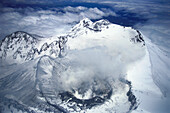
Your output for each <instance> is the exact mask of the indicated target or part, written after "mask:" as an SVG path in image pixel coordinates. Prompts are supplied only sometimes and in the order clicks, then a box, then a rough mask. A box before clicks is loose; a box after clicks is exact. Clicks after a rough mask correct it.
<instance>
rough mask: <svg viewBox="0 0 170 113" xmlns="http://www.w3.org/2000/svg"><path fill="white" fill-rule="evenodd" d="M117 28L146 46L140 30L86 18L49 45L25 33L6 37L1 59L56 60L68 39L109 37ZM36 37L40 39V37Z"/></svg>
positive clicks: (15, 33)
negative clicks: (49, 58) (41, 57)
mask: <svg viewBox="0 0 170 113" xmlns="http://www.w3.org/2000/svg"><path fill="white" fill-rule="evenodd" d="M115 28H116V29H121V30H124V31H128V32H129V33H130V32H134V33H133V35H134V36H131V37H130V39H129V40H130V41H131V42H134V43H138V42H140V43H142V44H143V45H144V44H145V42H144V40H143V37H142V35H141V33H140V32H139V31H138V30H136V31H135V30H133V29H131V28H123V27H122V26H119V25H115V24H112V23H110V22H109V21H107V20H99V21H96V22H92V21H91V20H90V19H88V18H85V19H83V20H81V21H80V23H78V24H77V25H75V26H74V27H73V28H72V29H71V31H70V32H69V33H68V34H67V35H65V36H59V37H56V38H55V40H54V39H53V40H54V41H52V42H51V43H48V42H49V39H48V38H43V41H42V39H41V38H35V37H34V35H31V34H29V33H26V32H23V31H17V32H14V33H12V34H10V35H8V36H6V37H5V38H4V39H3V40H2V42H0V58H1V59H7V60H10V61H11V60H17V61H20V62H24V61H29V60H32V59H35V58H37V57H40V56H43V55H49V56H52V57H55V58H56V57H59V56H61V52H62V51H64V47H65V43H66V42H67V38H68V37H71V38H75V37H81V36H82V35H85V34H89V35H91V34H94V35H95V34H96V35H97V34H98V32H101V33H102V34H103V35H107V34H108V32H107V31H112V30H115ZM106 30H107V31H106ZM129 30H130V31H129ZM105 31H106V32H105ZM106 33H107V34H106ZM120 33H121V32H120ZM112 34H113V33H112ZM36 37H38V35H37V36H36ZM127 37H129V36H127ZM42 42H43V44H42Z"/></svg>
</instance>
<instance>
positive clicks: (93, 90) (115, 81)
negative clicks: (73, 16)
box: [0, 18, 148, 113]
mask: <svg viewBox="0 0 170 113" xmlns="http://www.w3.org/2000/svg"><path fill="white" fill-rule="evenodd" d="M146 56H147V48H146V47H145V41H144V39H143V36H142V34H141V33H140V32H139V31H138V30H135V29H132V28H131V27H123V26H120V25H116V24H112V23H110V22H108V21H107V20H99V21H96V22H92V21H91V20H89V19H88V18H85V19H83V20H81V21H80V23H78V24H77V25H75V26H74V27H73V28H72V29H71V30H70V32H68V33H67V34H65V35H63V36H58V37H51V38H35V37H34V35H31V34H29V33H26V32H21V31H19V32H15V33H12V34H11V35H9V36H7V37H5V39H4V40H2V41H1V43H0V59H1V65H0V107H1V109H0V111H1V112H4V113H6V112H10V111H11V110H12V111H13V112H98V113H99V112H101V113H103V112H118V113H126V112H131V111H133V110H134V109H136V108H137V107H138V105H139V102H138V99H139V98H138V97H137V96H136V95H135V94H136V93H135V94H134V92H133V88H134V87H133V84H134V83H133V82H132V83H131V81H129V80H132V81H133V79H131V78H130V77H133V76H132V75H133V74H134V73H133V74H131V76H130V75H129V76H127V74H129V73H130V70H129V69H130V68H131V67H132V65H133V64H134V63H136V62H138V61H141V60H142V59H144V58H145V57H146ZM147 58H148V57H147ZM131 73H132V72H131ZM127 78H128V80H127Z"/></svg>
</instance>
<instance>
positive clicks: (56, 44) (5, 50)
mask: <svg viewBox="0 0 170 113" xmlns="http://www.w3.org/2000/svg"><path fill="white" fill-rule="evenodd" d="M43 41H44V39H41V38H35V37H34V35H31V34H29V33H26V32H23V31H17V32H14V33H12V34H10V35H8V36H6V37H5V38H4V39H3V40H2V42H1V43H0V58H1V59H5V60H7V61H9V60H10V62H13V61H16V62H20V63H21V62H25V61H30V60H32V59H35V58H37V57H40V56H43V55H49V56H53V57H58V56H60V55H61V51H63V50H64V46H63V45H64V44H65V43H66V41H67V38H66V37H58V38H56V39H54V41H52V42H50V43H48V42H49V41H48V40H46V41H45V42H43Z"/></svg>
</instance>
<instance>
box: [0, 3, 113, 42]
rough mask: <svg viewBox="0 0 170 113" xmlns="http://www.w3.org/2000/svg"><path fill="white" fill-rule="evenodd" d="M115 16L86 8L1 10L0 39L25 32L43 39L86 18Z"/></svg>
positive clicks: (103, 11)
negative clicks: (18, 32)
mask: <svg viewBox="0 0 170 113" xmlns="http://www.w3.org/2000/svg"><path fill="white" fill-rule="evenodd" d="M108 15H112V16H116V14H115V12H113V11H111V10H109V9H98V8H87V7H82V6H78V7H71V6H68V7H64V8H51V9H48V10H43V9H38V10H36V9H33V8H8V7H6V8H2V13H1V14H0V17H1V18H0V24H1V27H0V34H1V36H0V39H2V38H4V36H5V35H8V34H10V33H12V32H15V31H20V30H22V31H26V32H29V33H33V34H38V35H41V36H45V37H50V36H54V35H59V34H63V33H66V32H67V31H69V29H70V28H71V27H72V25H71V24H74V23H75V22H79V21H80V20H81V19H83V18H85V17H87V18H90V19H99V18H102V17H103V16H108Z"/></svg>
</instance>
